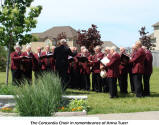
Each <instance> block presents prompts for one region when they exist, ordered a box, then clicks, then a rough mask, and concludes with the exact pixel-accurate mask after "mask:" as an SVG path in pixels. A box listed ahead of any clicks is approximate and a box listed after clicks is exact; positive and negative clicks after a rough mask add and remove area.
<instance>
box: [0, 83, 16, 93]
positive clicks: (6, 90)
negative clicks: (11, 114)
mask: <svg viewBox="0 0 159 125" xmlns="http://www.w3.org/2000/svg"><path fill="white" fill-rule="evenodd" d="M15 89H18V88H17V87H16V86H13V85H8V86H7V85H0V95H13V94H14V91H15Z"/></svg>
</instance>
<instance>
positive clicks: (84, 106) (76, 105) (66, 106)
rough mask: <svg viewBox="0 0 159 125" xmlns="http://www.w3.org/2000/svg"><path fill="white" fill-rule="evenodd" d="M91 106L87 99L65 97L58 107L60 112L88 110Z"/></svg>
mask: <svg viewBox="0 0 159 125" xmlns="http://www.w3.org/2000/svg"><path fill="white" fill-rule="evenodd" d="M88 109H89V106H88V102H87V101H86V100H82V99H81V100H78V99H75V100H71V101H70V100H68V99H63V100H62V102H61V104H60V107H59V108H58V111H59V112H66V111H67V112H77V111H83V110H85V111H88Z"/></svg>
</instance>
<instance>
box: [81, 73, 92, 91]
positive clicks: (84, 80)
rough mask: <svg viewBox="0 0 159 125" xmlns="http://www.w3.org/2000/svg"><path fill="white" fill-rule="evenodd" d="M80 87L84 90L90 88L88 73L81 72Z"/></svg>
mask: <svg viewBox="0 0 159 125" xmlns="http://www.w3.org/2000/svg"><path fill="white" fill-rule="evenodd" d="M81 88H82V89H84V90H88V91H89V90H90V75H88V74H81Z"/></svg>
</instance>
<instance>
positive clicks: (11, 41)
mask: <svg viewBox="0 0 159 125" xmlns="http://www.w3.org/2000/svg"><path fill="white" fill-rule="evenodd" d="M33 1H34V0H5V1H4V3H3V6H1V8H0V45H1V46H6V47H7V49H8V55H7V65H6V66H7V67H6V74H7V75H6V77H7V78H6V84H8V75H9V63H10V53H11V49H12V48H13V46H14V45H15V44H16V43H19V44H20V45H23V44H26V43H30V42H31V40H32V35H31V33H30V31H31V30H32V28H35V27H36V24H37V20H36V18H37V17H38V16H39V15H40V13H41V10H42V6H36V7H30V6H31V3H32V2H33ZM1 2H2V1H1Z"/></svg>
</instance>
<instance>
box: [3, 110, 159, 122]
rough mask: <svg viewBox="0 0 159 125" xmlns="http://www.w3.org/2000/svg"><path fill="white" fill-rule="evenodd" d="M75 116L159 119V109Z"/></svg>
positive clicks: (12, 114)
mask: <svg viewBox="0 0 159 125" xmlns="http://www.w3.org/2000/svg"><path fill="white" fill-rule="evenodd" d="M2 116H3V117H6V116H17V114H16V113H1V112H0V117H2ZM18 117H19V116H18ZM59 117H61V116H59ZM65 117H71V116H65ZM74 117H97V118H99V119H100V120H159V111H150V112H136V113H119V114H96V115H82V116H75V115H74Z"/></svg>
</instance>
